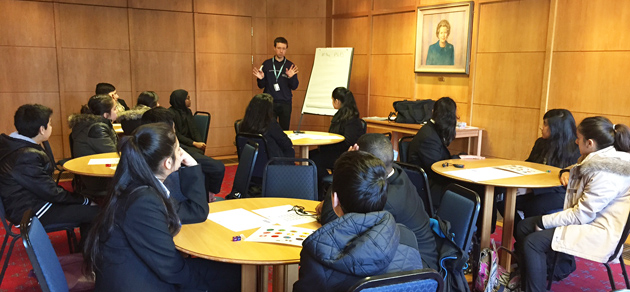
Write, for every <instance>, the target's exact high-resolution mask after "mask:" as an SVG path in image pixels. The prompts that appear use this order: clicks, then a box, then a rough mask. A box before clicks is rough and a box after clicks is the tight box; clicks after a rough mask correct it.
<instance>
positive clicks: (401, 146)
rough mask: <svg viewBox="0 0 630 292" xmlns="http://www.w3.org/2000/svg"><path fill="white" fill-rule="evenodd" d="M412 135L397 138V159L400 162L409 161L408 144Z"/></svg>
mask: <svg viewBox="0 0 630 292" xmlns="http://www.w3.org/2000/svg"><path fill="white" fill-rule="evenodd" d="M413 137H414V136H405V137H402V138H400V139H399V140H398V158H399V159H398V160H400V162H409V144H411V140H413Z"/></svg>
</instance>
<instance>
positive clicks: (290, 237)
mask: <svg viewBox="0 0 630 292" xmlns="http://www.w3.org/2000/svg"><path fill="white" fill-rule="evenodd" d="M314 231H315V230H312V229H307V228H300V227H292V226H279V225H267V226H263V227H261V228H260V229H258V230H257V231H256V232H254V234H252V235H250V236H249V237H247V238H246V239H245V241H253V242H267V243H280V244H288V245H295V246H302V242H304V240H305V239H306V238H307V237H308V236H309V235H311V233H313V232H314Z"/></svg>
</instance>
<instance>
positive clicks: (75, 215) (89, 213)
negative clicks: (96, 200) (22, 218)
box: [39, 204, 99, 245]
mask: <svg viewBox="0 0 630 292" xmlns="http://www.w3.org/2000/svg"><path fill="white" fill-rule="evenodd" d="M98 212H99V207H97V206H85V205H78V204H77V205H65V204H53V205H52V206H50V208H49V209H48V211H46V213H44V215H42V217H40V218H39V221H40V222H41V223H42V225H43V226H44V227H46V226H47V225H51V224H60V223H69V224H76V226H79V229H80V233H81V241H80V244H79V245H81V243H82V242H83V241H84V240H85V238H87V234H88V232H89V231H90V227H91V226H92V221H94V219H95V218H96V215H98Z"/></svg>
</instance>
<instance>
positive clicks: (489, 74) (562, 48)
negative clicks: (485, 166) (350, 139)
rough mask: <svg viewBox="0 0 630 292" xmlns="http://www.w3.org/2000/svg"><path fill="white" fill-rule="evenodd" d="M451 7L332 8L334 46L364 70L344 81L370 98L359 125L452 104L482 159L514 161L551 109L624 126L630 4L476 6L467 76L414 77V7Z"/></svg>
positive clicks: (527, 1) (341, 0)
mask: <svg viewBox="0 0 630 292" xmlns="http://www.w3.org/2000/svg"><path fill="white" fill-rule="evenodd" d="M450 2H458V1H448V0H415V1H414V0H405V1H381V0H363V1H358V2H356V3H351V1H347V0H335V1H334V2H333V24H334V25H333V30H332V38H333V45H335V46H341V45H352V46H354V47H355V50H356V51H355V66H361V68H367V70H368V72H367V73H362V74H360V75H359V76H357V75H356V74H355V73H356V70H353V76H352V77H353V80H352V82H351V87H352V88H351V89H352V90H354V91H355V92H364V91H366V89H367V92H366V93H365V98H366V99H367V111H366V114H365V116H374V115H377V116H385V115H387V114H388V113H389V112H390V111H391V110H393V109H392V102H393V101H396V100H403V99H427V98H431V99H438V98H440V97H442V96H450V97H451V98H453V99H454V100H455V101H456V102H457V105H458V115H459V117H460V120H462V121H465V122H468V123H469V124H472V125H474V126H478V127H482V128H484V129H485V131H484V141H483V149H482V154H483V155H484V156H490V157H500V158H509V159H519V160H522V159H525V158H526V157H527V155H528V154H529V151H530V150H531V147H532V146H533V143H534V141H535V139H536V138H537V137H538V136H539V135H540V130H539V127H540V126H541V124H542V120H541V119H542V115H543V114H544V113H545V112H546V111H547V110H548V109H552V108H567V109H569V110H571V111H572V112H573V113H574V116H575V119H576V121H577V122H578V123H579V121H581V120H582V119H583V118H584V117H587V116H593V115H605V116H608V117H609V118H610V119H611V120H612V121H613V122H616V123H626V124H628V123H630V112H629V111H628V110H627V108H629V107H630V98H628V97H627V96H628V93H627V92H630V83H629V82H626V79H627V78H626V77H625V76H626V75H627V73H626V72H627V71H628V70H629V69H630V37H629V36H627V35H624V34H619V33H613V32H614V31H617V30H618V28H619V27H625V26H628V24H630V20H628V18H627V17H623V16H624V15H628V14H630V3H628V1H624V0H614V1H603V0H596V1H589V0H578V1H574V0H520V1H502V0H478V1H474V19H473V35H472V38H473V39H472V51H471V52H472V53H471V64H470V65H471V66H470V68H471V69H470V75H462V74H424V73H414V72H413V64H414V50H415V48H414V44H415V35H416V32H415V24H416V13H415V9H416V7H417V6H430V5H439V4H445V3H450ZM353 4H354V5H353ZM624 25H625V26H624ZM366 42H367V46H368V47H367V48H366V47H365V46H366ZM364 52H365V53H364ZM460 146H463V145H462V144H456V145H453V147H451V148H453V149H451V150H456V149H461V148H460ZM462 148H463V147H462Z"/></svg>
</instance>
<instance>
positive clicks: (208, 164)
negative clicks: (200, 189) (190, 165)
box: [182, 145, 225, 194]
mask: <svg viewBox="0 0 630 292" xmlns="http://www.w3.org/2000/svg"><path fill="white" fill-rule="evenodd" d="M182 148H183V149H184V150H186V152H188V154H190V156H192V158H194V159H195V160H196V161H197V163H199V165H201V172H203V175H204V177H205V185H206V191H207V192H211V193H213V194H218V193H220V192H221V184H222V183H223V177H224V176H225V164H223V162H221V161H218V160H216V159H213V158H212V157H208V156H206V155H204V154H203V153H201V150H199V149H197V148H195V147H184V146H183V145H182Z"/></svg>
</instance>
